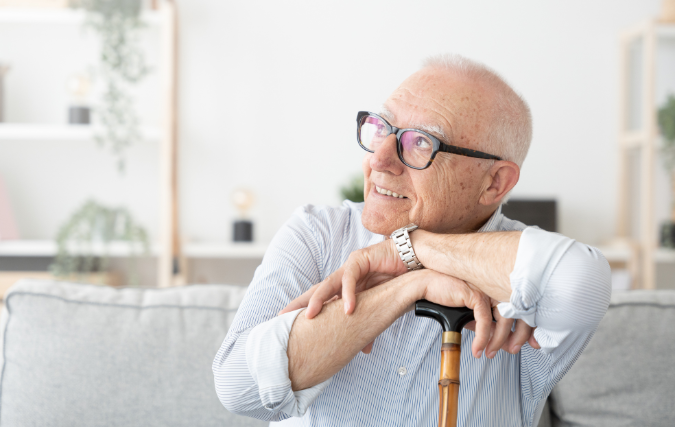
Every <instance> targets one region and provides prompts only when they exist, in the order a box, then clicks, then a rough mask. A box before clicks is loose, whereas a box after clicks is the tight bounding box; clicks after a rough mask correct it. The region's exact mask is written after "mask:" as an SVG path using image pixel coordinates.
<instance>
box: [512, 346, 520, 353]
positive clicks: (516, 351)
mask: <svg viewBox="0 0 675 427" xmlns="http://www.w3.org/2000/svg"><path fill="white" fill-rule="evenodd" d="M520 347H521V346H519V345H516V346H514V347H513V350H512V351H513V352H514V353H518V352H519V351H520Z"/></svg>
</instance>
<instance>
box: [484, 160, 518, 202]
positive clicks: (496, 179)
mask: <svg viewBox="0 0 675 427" xmlns="http://www.w3.org/2000/svg"><path fill="white" fill-rule="evenodd" d="M519 178H520V167H518V165H517V164H515V163H513V162H509V161H506V160H498V161H496V162H495V164H494V165H492V167H490V170H489V171H488V173H487V174H486V175H485V183H484V184H483V185H484V188H485V189H484V190H483V193H482V194H481V196H480V204H482V205H485V206H490V205H496V204H499V203H500V202H501V201H502V199H503V198H504V196H506V195H507V194H508V192H509V191H511V189H512V188H513V187H515V186H516V184H517V183H518V179H519Z"/></svg>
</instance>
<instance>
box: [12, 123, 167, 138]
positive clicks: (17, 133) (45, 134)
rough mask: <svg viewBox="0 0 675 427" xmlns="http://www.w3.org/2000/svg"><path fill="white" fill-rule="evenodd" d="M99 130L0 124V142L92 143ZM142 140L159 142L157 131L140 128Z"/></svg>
mask: <svg viewBox="0 0 675 427" xmlns="http://www.w3.org/2000/svg"><path fill="white" fill-rule="evenodd" d="M98 130H99V128H97V127H95V126H91V125H51V124H34V123H0V141H92V140H93V138H94V135H95V133H96V132H97V131H98ZM141 133H142V135H143V138H144V139H145V140H148V141H158V140H159V136H160V135H159V134H160V132H159V129H158V128H154V127H143V128H141Z"/></svg>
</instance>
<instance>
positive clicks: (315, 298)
mask: <svg viewBox="0 0 675 427" xmlns="http://www.w3.org/2000/svg"><path fill="white" fill-rule="evenodd" d="M341 270H342V269H340V270H338V271H336V272H335V273H333V274H331V275H330V276H328V278H327V279H326V280H324V281H323V282H321V283H319V286H318V287H317V288H316V290H314V293H313V294H312V297H311V298H310V299H309V303H308V304H307V310H305V317H307V318H308V319H311V318H313V317H314V316H316V315H317V314H319V313H320V312H321V309H322V308H323V303H324V302H326V301H328V300H329V299H331V298H333V296H335V295H337V293H338V292H339V291H340V288H341V285H342V283H341V280H340V277H341V276H342V271H341Z"/></svg>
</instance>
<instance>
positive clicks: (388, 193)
mask: <svg viewBox="0 0 675 427" xmlns="http://www.w3.org/2000/svg"><path fill="white" fill-rule="evenodd" d="M375 191H377V192H378V193H380V194H382V195H384V196H391V197H396V198H397V199H405V198H406V197H405V196H404V195H403V194H397V193H394V192H393V191H391V190H387V189H385V188H382V187H378V186H377V185H376V186H375Z"/></svg>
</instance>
